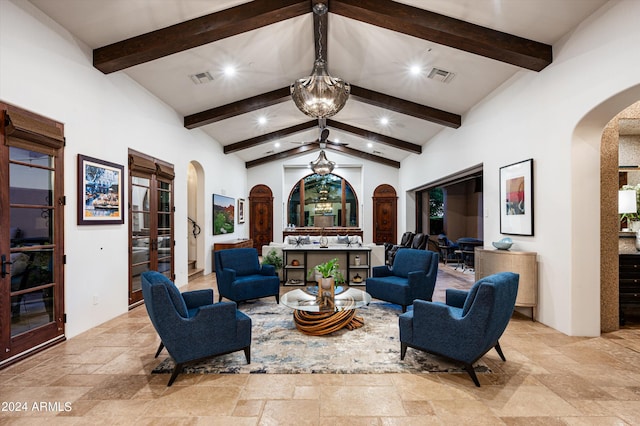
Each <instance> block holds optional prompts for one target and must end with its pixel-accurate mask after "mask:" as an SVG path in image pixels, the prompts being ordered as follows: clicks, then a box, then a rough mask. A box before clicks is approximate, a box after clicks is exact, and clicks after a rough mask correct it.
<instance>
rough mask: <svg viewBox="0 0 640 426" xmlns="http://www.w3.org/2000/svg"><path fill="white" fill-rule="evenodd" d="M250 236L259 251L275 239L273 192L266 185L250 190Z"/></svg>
mask: <svg viewBox="0 0 640 426" xmlns="http://www.w3.org/2000/svg"><path fill="white" fill-rule="evenodd" d="M249 227H250V228H249V229H250V231H249V237H250V238H251V240H252V241H253V247H255V248H256V249H257V250H258V251H260V250H262V246H266V245H269V243H270V242H271V241H273V193H272V192H271V189H270V188H269V187H268V186H266V185H256V186H254V187H253V188H251V191H250V192H249Z"/></svg>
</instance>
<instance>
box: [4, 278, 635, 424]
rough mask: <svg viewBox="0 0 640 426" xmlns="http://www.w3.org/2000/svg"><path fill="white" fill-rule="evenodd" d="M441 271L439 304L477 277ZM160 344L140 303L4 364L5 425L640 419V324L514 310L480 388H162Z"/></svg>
mask: <svg viewBox="0 0 640 426" xmlns="http://www.w3.org/2000/svg"><path fill="white" fill-rule="evenodd" d="M447 268H448V267H445V266H441V272H440V276H439V278H438V287H437V290H436V293H435V294H434V298H435V299H440V300H441V299H442V297H443V294H444V288H446V287H450V286H453V287H459V288H464V287H467V286H469V285H470V284H471V280H472V279H473V277H472V275H470V274H461V273H457V272H455V271H452V270H451V268H448V269H447ZM445 269H446V270H445ZM214 280H215V278H214V275H209V276H206V277H202V278H199V279H198V280H196V281H194V282H192V283H191V284H190V285H189V287H188V288H189V289H194V288H203V287H208V286H211V285H214V283H215V281H214ZM286 290H288V289H283V291H286ZM157 344H158V338H157V336H156V334H155V332H154V330H153V328H152V326H151V325H150V323H149V320H148V318H147V314H146V311H145V309H144V307H142V306H141V307H138V308H136V309H134V310H132V311H130V312H128V313H127V314H124V315H122V316H120V317H117V318H115V319H113V320H111V321H109V322H107V323H105V324H103V325H101V326H99V327H96V328H93V329H91V330H89V331H87V332H86V333H83V334H82V335H80V336H77V337H74V338H72V339H70V340H68V341H66V342H64V343H62V344H60V345H58V346H56V347H54V348H51V349H49V350H47V351H45V352H42V353H40V354H37V355H35V356H33V357H31V358H29V359H27V360H25V361H22V362H20V363H18V364H16V365H13V366H10V367H8V368H5V369H4V370H0V403H1V404H2V406H1V407H0V424H2V425H5V424H6V425H14V424H16V425H22V424H32V425H40V424H45V422H46V424H47V425H58V424H62V425H67V424H71V425H76V424H79V425H82V424H91V425H100V424H108V425H129V424H132V425H133V424H135V425H152V424H153V425H158V424H160V425H162V424H167V425H169V424H171V425H174V424H177V425H200V424H202V425H234V426H236V425H288V424H291V425H349V426H358V425H403V426H407V425H409V426H410V425H429V424H438V425H451V424H455V425H461V424H474V425H475V424H478V425H482V424H487V425H500V424H504V425H536V424H539V425H624V424H629V425H633V424H640V369H639V367H640V355H639V351H640V327H639V328H634V327H633V326H632V325H631V324H629V325H628V326H626V327H625V328H624V329H622V330H620V331H618V332H615V333H609V334H605V335H603V336H601V337H598V338H584V337H568V336H565V335H563V334H561V333H559V332H557V331H554V330H552V329H550V328H548V327H545V326H544V325H542V324H540V323H536V322H532V321H531V320H529V319H528V318H525V317H524V316H522V315H519V314H515V315H514V318H513V320H512V321H511V323H510V325H509V327H508V329H507V331H506V333H505V335H504V336H503V338H502V339H501V345H502V348H503V350H504V353H505V356H506V357H507V362H506V363H503V362H502V361H500V359H499V358H498V356H497V354H496V353H495V352H490V353H489V354H488V355H487V356H485V358H484V360H485V361H486V362H487V363H488V364H489V365H490V367H491V369H492V370H493V373H492V374H480V375H479V377H480V381H481V383H482V387H481V388H476V387H475V386H474V385H473V383H472V382H471V380H470V379H469V377H468V376H467V375H466V374H368V375H333V374H331V375H330V374H327V375H324V374H315V375H262V374H255V375H246V374H245V375H223V376H216V375H180V376H179V377H178V380H177V381H176V383H175V384H174V385H173V386H172V387H170V388H168V387H167V386H166V382H167V380H168V376H167V375H151V374H150V371H151V370H152V369H153V367H154V366H155V365H156V364H157V363H158V362H159V361H158V360H156V359H154V358H153V355H154V353H155V349H156V347H157ZM410 350H411V349H410ZM18 409H23V410H22V411H17V410H18Z"/></svg>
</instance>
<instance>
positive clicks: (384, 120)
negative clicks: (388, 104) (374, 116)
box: [380, 117, 389, 126]
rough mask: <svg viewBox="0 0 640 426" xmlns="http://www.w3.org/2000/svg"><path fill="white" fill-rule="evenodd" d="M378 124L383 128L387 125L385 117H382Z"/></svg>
mask: <svg viewBox="0 0 640 426" xmlns="http://www.w3.org/2000/svg"><path fill="white" fill-rule="evenodd" d="M380 124H382V125H383V126H386V125H387V124H389V119H388V118H387V117H382V118H381V119H380Z"/></svg>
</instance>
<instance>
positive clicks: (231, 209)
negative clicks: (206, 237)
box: [213, 194, 236, 235]
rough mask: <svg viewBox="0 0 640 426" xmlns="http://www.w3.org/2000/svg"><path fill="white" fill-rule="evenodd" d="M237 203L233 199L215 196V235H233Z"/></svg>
mask: <svg viewBox="0 0 640 426" xmlns="http://www.w3.org/2000/svg"><path fill="white" fill-rule="evenodd" d="M235 204H236V201H235V200H234V199H233V198H231V197H225V196H224V195H218V194H213V235H223V234H232V233H233V230H234V227H233V225H234V222H235V218H236V216H235Z"/></svg>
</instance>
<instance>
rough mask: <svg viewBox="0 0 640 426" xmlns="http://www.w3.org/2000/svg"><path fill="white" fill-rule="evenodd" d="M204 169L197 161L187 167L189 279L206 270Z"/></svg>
mask: <svg viewBox="0 0 640 426" xmlns="http://www.w3.org/2000/svg"><path fill="white" fill-rule="evenodd" d="M201 182H204V169H203V168H202V166H201V165H200V163H198V162H197V161H191V162H190V163H189V165H188V167H187V248H188V249H187V250H188V256H187V261H188V268H187V271H188V275H189V280H192V279H195V278H197V277H199V276H201V275H202V274H203V272H204V265H205V252H204V236H203V235H202V230H203V228H204V189H203V188H202V185H201Z"/></svg>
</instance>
